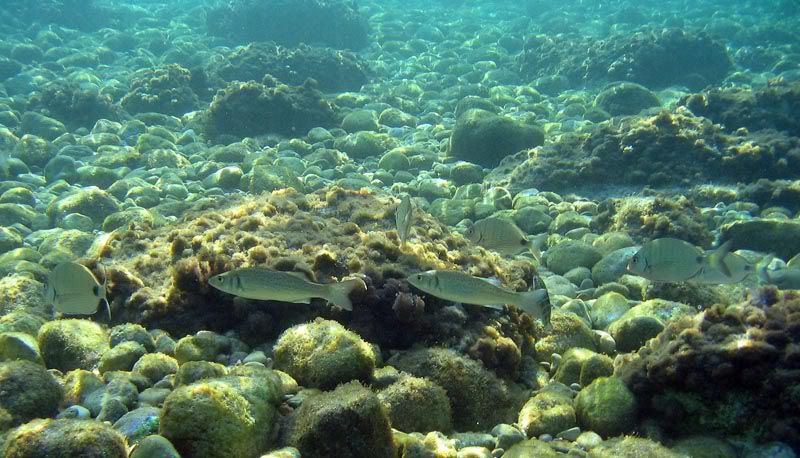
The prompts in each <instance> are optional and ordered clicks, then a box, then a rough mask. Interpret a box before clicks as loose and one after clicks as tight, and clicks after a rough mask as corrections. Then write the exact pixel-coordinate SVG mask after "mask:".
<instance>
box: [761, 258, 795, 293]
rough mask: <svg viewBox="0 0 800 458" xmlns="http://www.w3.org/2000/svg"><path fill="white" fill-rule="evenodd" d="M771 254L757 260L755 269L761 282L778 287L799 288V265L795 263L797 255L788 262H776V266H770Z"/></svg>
mask: <svg viewBox="0 0 800 458" xmlns="http://www.w3.org/2000/svg"><path fill="white" fill-rule="evenodd" d="M773 259H775V257H774V256H773V255H771V254H770V255H767V256H765V257H764V258H763V259H761V261H759V262H758V265H757V266H756V270H757V271H758V279H759V281H760V282H761V283H762V284H768V285H775V286H777V287H778V288H779V289H800V266H798V267H795V266H796V265H797V256H795V257H794V258H792V259H791V260H789V262H788V263H786V264H783V263H778V265H777V266H776V267H770V265H771V264H772V260H773Z"/></svg>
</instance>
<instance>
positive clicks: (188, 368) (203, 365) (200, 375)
mask: <svg viewBox="0 0 800 458" xmlns="http://www.w3.org/2000/svg"><path fill="white" fill-rule="evenodd" d="M226 374H227V370H226V369H225V366H223V365H222V364H219V363H212V362H210V361H187V362H185V363H183V364H181V366H180V367H179V368H178V372H177V373H176V374H175V386H180V385H190V384H192V383H195V382H197V381H200V380H203V379H207V378H216V377H222V376H223V375H226Z"/></svg>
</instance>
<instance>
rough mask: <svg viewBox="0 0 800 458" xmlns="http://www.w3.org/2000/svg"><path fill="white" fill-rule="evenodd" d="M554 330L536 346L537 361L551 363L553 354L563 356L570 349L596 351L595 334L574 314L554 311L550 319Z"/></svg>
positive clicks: (538, 341) (537, 342)
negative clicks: (578, 348) (577, 348)
mask: <svg viewBox="0 0 800 458" xmlns="http://www.w3.org/2000/svg"><path fill="white" fill-rule="evenodd" d="M550 324H551V325H552V326H553V330H552V331H551V332H548V333H547V335H545V336H544V337H542V338H541V339H539V340H537V341H536V343H535V344H534V348H535V349H536V359H537V360H538V361H550V357H551V356H552V354H553V353H558V354H559V355H560V354H563V353H564V352H566V351H567V350H568V349H570V348H576V347H580V348H588V349H589V350H592V351H594V350H596V349H597V348H596V344H595V339H594V334H593V333H592V330H591V329H589V326H587V325H586V323H584V321H583V320H581V319H580V317H578V315H575V314H574V313H569V312H566V313H565V312H561V311H559V310H558V309H555V310H553V314H552V316H551V317H550Z"/></svg>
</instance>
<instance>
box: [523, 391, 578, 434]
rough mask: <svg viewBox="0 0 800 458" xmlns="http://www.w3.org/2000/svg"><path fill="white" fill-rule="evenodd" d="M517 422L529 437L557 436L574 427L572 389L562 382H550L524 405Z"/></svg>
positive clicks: (575, 423)
mask: <svg viewBox="0 0 800 458" xmlns="http://www.w3.org/2000/svg"><path fill="white" fill-rule="evenodd" d="M517 423H518V424H519V427H520V428H521V429H522V431H523V432H525V434H527V435H528V437H539V436H541V435H542V434H550V435H552V436H555V435H556V434H558V433H559V432H561V431H564V430H566V429H569V428H572V427H574V426H575V425H577V421H576V420H575V409H574V408H573V406H572V391H571V390H570V389H569V388H568V387H567V386H566V385H563V384H561V383H553V382H551V383H549V384H548V385H547V386H545V387H544V388H542V389H541V390H539V391H538V392H537V393H536V394H535V395H534V396H533V397H532V398H530V399H529V400H528V402H526V403H525V405H524V406H522V409H521V410H520V411H519V418H518V420H517Z"/></svg>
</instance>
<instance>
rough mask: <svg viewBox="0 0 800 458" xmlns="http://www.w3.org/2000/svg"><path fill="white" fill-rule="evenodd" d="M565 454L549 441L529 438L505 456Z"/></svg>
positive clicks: (540, 457) (546, 457)
mask: <svg viewBox="0 0 800 458" xmlns="http://www.w3.org/2000/svg"><path fill="white" fill-rule="evenodd" d="M562 456H563V455H562V454H561V453H558V452H556V451H555V450H553V448H552V447H550V445H549V444H548V443H547V442H544V441H540V440H539V439H528V440H526V441H522V442H520V443H518V444H515V445H514V446H513V447H511V448H510V449H508V451H506V452H505V453H503V458H530V457H536V458H560V457H562Z"/></svg>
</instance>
